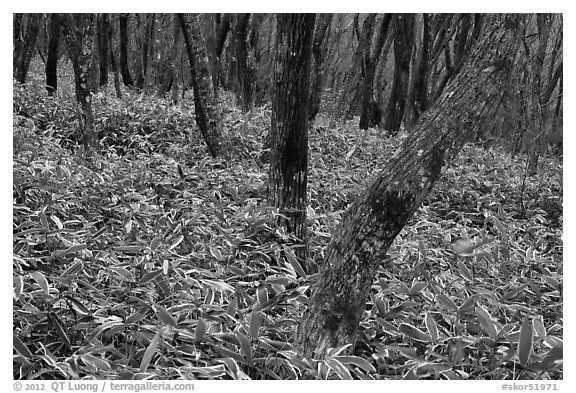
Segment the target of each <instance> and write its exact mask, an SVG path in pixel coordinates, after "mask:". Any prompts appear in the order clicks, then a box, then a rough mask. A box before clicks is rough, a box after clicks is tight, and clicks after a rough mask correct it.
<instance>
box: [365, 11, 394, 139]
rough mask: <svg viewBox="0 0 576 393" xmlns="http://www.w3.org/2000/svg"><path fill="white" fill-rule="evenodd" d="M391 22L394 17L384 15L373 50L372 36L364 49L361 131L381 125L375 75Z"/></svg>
mask: <svg viewBox="0 0 576 393" xmlns="http://www.w3.org/2000/svg"><path fill="white" fill-rule="evenodd" d="M391 20H392V15H390V14H386V15H384V18H383V19H382V23H381V24H380V30H379V32H378V37H377V38H376V43H375V45H374V48H373V50H372V48H371V45H370V42H371V39H372V37H371V34H370V39H369V41H368V42H367V43H366V46H365V47H364V62H363V63H364V76H363V78H362V106H361V112H360V129H362V130H367V129H368V128H369V127H374V126H377V125H379V124H380V117H381V111H380V107H379V106H378V103H377V102H376V101H375V100H374V94H373V87H374V75H375V73H376V66H377V65H378V59H379V58H380V54H381V53H382V48H383V47H384V41H385V40H386V35H387V34H388V27H389V26H390V21H391Z"/></svg>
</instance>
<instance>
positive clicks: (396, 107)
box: [384, 14, 414, 132]
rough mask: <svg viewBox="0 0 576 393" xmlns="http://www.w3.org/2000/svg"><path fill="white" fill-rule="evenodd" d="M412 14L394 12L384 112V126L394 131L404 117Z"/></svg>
mask: <svg viewBox="0 0 576 393" xmlns="http://www.w3.org/2000/svg"><path fill="white" fill-rule="evenodd" d="M413 26H414V15H413V14H396V15H395V16H394V80H393V81H392V89H391V90H392V91H391V93H390V99H389V100H388V104H387V105H386V111H385V114H384V128H385V129H386V130H388V131H391V132H395V131H398V130H399V129H400V125H401V124H402V118H403V117H404V107H405V105H406V95H407V93H408V77H409V72H410V56H411V54H412V44H413V41H414V27H413Z"/></svg>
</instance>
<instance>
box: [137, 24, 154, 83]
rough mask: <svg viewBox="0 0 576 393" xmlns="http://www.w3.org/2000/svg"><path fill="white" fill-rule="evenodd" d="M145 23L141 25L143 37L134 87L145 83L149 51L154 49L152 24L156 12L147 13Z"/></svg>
mask: <svg viewBox="0 0 576 393" xmlns="http://www.w3.org/2000/svg"><path fill="white" fill-rule="evenodd" d="M146 19H147V20H146V24H145V25H144V27H143V29H142V30H143V31H144V32H143V34H142V36H143V38H142V53H141V55H142V57H141V58H140V60H141V63H140V65H141V66H140V68H139V69H140V73H139V75H138V78H137V80H136V87H138V88H139V89H143V88H144V87H145V85H146V76H147V74H148V63H149V59H150V57H151V55H150V54H151V53H152V51H153V49H154V25H155V19H156V14H147V17H146Z"/></svg>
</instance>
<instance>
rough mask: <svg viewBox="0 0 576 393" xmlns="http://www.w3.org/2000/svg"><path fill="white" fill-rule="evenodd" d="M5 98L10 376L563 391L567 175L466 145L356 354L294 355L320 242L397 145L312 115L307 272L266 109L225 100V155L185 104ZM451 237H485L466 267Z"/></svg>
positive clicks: (382, 280)
mask: <svg viewBox="0 0 576 393" xmlns="http://www.w3.org/2000/svg"><path fill="white" fill-rule="evenodd" d="M31 86H32V85H26V86H19V85H15V87H14V89H15V91H14V97H15V98H14V131H13V136H14V151H13V190H14V195H13V200H14V203H13V211H14V213H13V247H14V248H13V254H14V259H13V261H14V262H13V272H14V273H13V276H14V298H13V325H14V348H15V352H14V362H13V366H14V367H13V373H14V377H15V378H18V379H65V378H99V379H144V378H159V379H167V378H184V379H248V378H250V379H300V378H317V379H325V378H344V379H346V378H353V379H373V378H375V379H402V378H404V379H534V378H541V379H559V378H562V337H563V318H562V282H563V270H562V173H561V169H562V167H561V162H560V161H559V160H558V159H557V158H553V157H543V158H542V159H541V162H540V168H539V173H538V175H537V176H533V177H525V176H524V174H525V157H523V156H511V155H510V154H508V153H507V152H505V151H502V150H499V149H490V150H484V149H482V148H480V147H477V146H473V145H469V146H466V147H465V149H464V150H463V151H462V152H461V154H460V156H459V158H458V159H457V162H455V163H454V165H452V166H451V168H450V169H448V171H447V173H446V174H445V175H444V176H443V178H442V180H441V181H440V183H439V184H438V185H437V187H436V188H435V190H434V191H433V193H432V194H431V195H430V196H429V198H428V199H427V201H426V203H425V204H424V206H422V208H421V209H419V210H418V212H417V213H416V214H415V216H414V217H413V218H412V220H411V221H410V223H409V224H408V225H407V226H406V227H405V229H404V230H403V231H402V232H401V233H400V235H399V236H398V237H397V239H396V241H395V242H394V245H393V246H392V248H391V249H390V250H389V252H388V256H387V258H386V259H385V260H383V261H381V268H380V269H379V271H378V273H377V276H376V277H375V280H374V283H373V286H372V290H371V294H370V300H369V302H368V304H367V305H366V309H365V311H364V314H363V317H362V321H361V327H360V337H359V340H358V342H357V343H356V346H355V348H354V351H353V353H352V354H349V355H346V354H345V353H344V352H342V351H341V349H335V350H334V351H333V353H332V354H331V355H330V356H329V357H328V358H327V359H325V360H322V361H317V360H303V359H299V358H298V356H297V355H296V351H295V348H294V337H295V330H296V328H297V326H298V323H299V320H300V318H301V315H302V313H303V310H304V309H305V308H306V307H307V304H308V302H309V296H310V288H311V286H312V285H313V283H314V281H315V280H316V279H317V277H318V275H317V274H316V273H317V272H318V266H320V265H321V264H322V259H323V255H324V250H325V248H326V245H327V244H328V242H329V241H330V237H331V233H332V232H333V231H334V229H335V227H336V226H337V225H338V223H339V222H340V220H341V217H342V215H343V214H344V212H345V210H346V208H347V206H348V205H349V204H350V203H351V202H352V201H353V199H354V197H355V195H357V194H358V193H359V192H360V190H362V189H364V188H365V187H366V186H367V185H368V184H369V182H370V179H371V178H372V177H373V176H374V174H375V173H376V172H377V171H378V170H379V169H381V168H383V167H384V166H385V165H386V162H387V160H388V159H389V158H390V157H391V156H392V154H393V153H394V151H395V150H396V149H397V148H398V147H399V146H400V143H401V141H402V139H403V135H398V136H386V135H385V134H383V132H382V131H380V130H375V129H369V130H367V131H361V130H358V128H357V126H356V124H357V122H355V123H351V122H349V123H335V122H334V121H332V120H330V119H329V118H327V117H322V116H320V117H319V118H318V120H317V121H316V122H315V124H314V126H313V127H312V129H311V130H310V138H309V139H310V169H309V207H308V209H307V219H308V230H309V237H310V238H309V247H310V252H309V259H308V260H307V261H300V260H298V259H297V258H296V257H295V253H294V251H293V246H294V245H295V243H294V241H293V240H292V239H291V238H290V236H289V235H287V234H286V233H284V232H283V230H282V229H280V228H277V227H276V226H275V224H274V223H275V221H276V220H275V215H276V212H275V211H274V210H273V209H271V208H270V207H269V206H268V205H267V203H266V181H267V170H268V166H267V151H266V150H265V147H264V145H265V144H264V139H265V136H266V134H267V132H268V128H269V121H270V120H269V119H270V109H269V108H268V107H264V108H256V109H254V110H253V111H252V112H251V113H250V114H242V113H241V112H240V111H239V110H237V109H236V108H235V106H234V102H233V98H232V97H230V96H228V95H226V94H223V104H222V105H223V108H227V109H226V110H225V112H224V114H223V116H224V117H223V118H224V127H225V129H226V130H227V138H229V140H231V141H232V142H233V146H234V147H233V154H232V158H231V159H230V160H228V161H224V160H220V159H212V158H210V157H209V156H208V155H207V152H206V148H205V146H204V144H203V142H202V138H201V136H200V134H199V132H198V130H197V129H196V127H195V124H194V121H193V110H192V108H191V104H190V103H187V104H178V105H174V104H172V103H170V102H169V101H168V100H165V99H163V98H152V97H150V96H148V95H144V94H134V93H130V92H126V93H125V95H124V97H123V98H122V99H116V98H111V97H112V95H111V93H110V92H108V93H107V92H104V93H102V94H100V95H98V96H96V97H95V104H94V105H95V113H96V121H97V129H98V130H99V132H100V139H101V142H102V152H101V154H100V155H98V156H96V157H95V158H92V159H91V160H89V161H87V160H86V159H85V158H84V157H83V156H82V155H81V154H78V150H77V146H78V144H79V139H78V137H77V136H75V126H74V119H75V109H74V108H75V106H74V104H73V102H72V101H71V98H70V97H68V98H67V97H66V96H65V93H61V95H60V96H58V97H56V98H55V99H54V98H48V97H46V96H45V95H44V93H43V92H42V91H40V90H39V89H37V88H36V89H35V88H33V87H31ZM456 236H460V237H465V238H469V239H478V240H480V239H484V238H486V237H488V236H493V237H494V238H495V241H494V242H492V243H490V244H487V245H486V246H484V247H483V248H482V249H480V250H479V252H478V253H476V254H474V255H472V256H460V255H457V254H455V253H453V252H452V251H451V249H450V240H451V239H452V238H454V237H456Z"/></svg>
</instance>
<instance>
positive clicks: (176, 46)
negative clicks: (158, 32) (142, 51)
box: [158, 19, 181, 103]
mask: <svg viewBox="0 0 576 393" xmlns="http://www.w3.org/2000/svg"><path fill="white" fill-rule="evenodd" d="M180 31H181V28H180V24H179V22H178V20H177V19H174V21H173V33H172V40H173V41H172V42H171V43H170V50H169V51H168V58H167V59H166V60H165V63H166V64H165V65H164V74H163V76H162V79H161V84H160V88H159V90H158V94H160V95H164V94H166V93H168V92H169V91H171V90H172V99H173V101H174V102H175V103H176V102H178V100H179V97H178V95H179V94H178V93H179V88H178V66H177V65H176V63H177V61H178V56H179V51H180V37H181V35H180Z"/></svg>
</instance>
